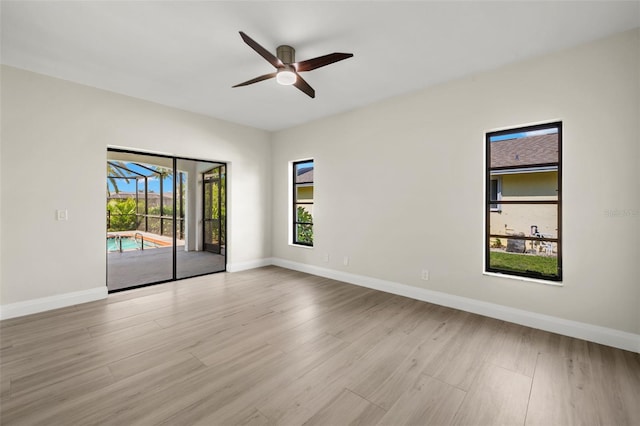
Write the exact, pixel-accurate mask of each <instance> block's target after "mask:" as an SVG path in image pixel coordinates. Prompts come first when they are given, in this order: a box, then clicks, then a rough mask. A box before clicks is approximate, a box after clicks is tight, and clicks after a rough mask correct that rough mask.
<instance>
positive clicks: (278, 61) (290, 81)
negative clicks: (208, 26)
mask: <svg viewBox="0 0 640 426" xmlns="http://www.w3.org/2000/svg"><path fill="white" fill-rule="evenodd" d="M240 36H241V37H242V39H243V40H244V42H245V43H247V44H248V45H249V47H251V48H252V49H253V50H255V51H256V52H258V54H259V55H260V56H262V57H263V58H264V59H266V60H267V62H269V63H270V64H271V65H273V66H274V67H276V69H277V71H276V72H272V73H269V74H265V75H261V76H260V77H256V78H253V79H251V80H248V81H245V82H244V83H240V84H236V85H235V86H233V87H240V86H248V85H249V84H253V83H257V82H259V81H263V80H268V79H270V78H274V77H275V79H276V81H277V82H278V83H280V84H282V85H286V86H288V85H293V86H295V87H297V88H298V89H300V90H301V91H303V92H304V93H306V94H307V95H308V96H310V97H312V98H315V97H316V91H315V90H313V87H311V86H309V83H307V82H306V81H304V79H303V78H302V77H301V76H300V73H301V72H306V71H311V70H315V69H316V68H320V67H324V66H325V65H329V64H332V63H334V62H338V61H342V60H343V59H348V58H350V57H352V56H353V53H330V54H328V55H324V56H318V57H317V58H313V59H307V60H306V61H302V62H295V54H296V50H295V49H294V48H293V47H291V46H287V45H283V46H278V48H277V49H276V55H275V56H274V55H273V54H272V53H271V52H269V51H268V50H267V49H265V48H264V47H262V46H260V45H259V44H258V43H257V42H256V41H255V40H254V39H252V38H251V37H249V36H248V35H246V34H245V33H243V32H242V31H240Z"/></svg>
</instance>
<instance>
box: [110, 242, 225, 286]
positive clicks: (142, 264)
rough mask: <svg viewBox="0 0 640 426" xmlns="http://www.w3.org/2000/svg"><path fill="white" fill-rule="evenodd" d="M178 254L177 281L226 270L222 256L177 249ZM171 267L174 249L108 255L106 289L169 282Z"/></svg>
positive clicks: (165, 248)
mask: <svg viewBox="0 0 640 426" xmlns="http://www.w3.org/2000/svg"><path fill="white" fill-rule="evenodd" d="M177 255H178V256H177V271H176V272H177V278H187V277H191V276H195V275H203V274H209V273H213V272H220V271H224V270H225V257H224V256H222V255H219V254H214V253H209V252H206V251H184V249H183V248H182V247H178V252H177ZM172 268H173V262H172V247H161V248H154V249H146V250H132V251H125V252H122V253H119V252H113V253H108V254H107V289H108V290H109V291H112V290H120V289H123V288H129V287H133V286H138V285H143V284H150V283H154V282H158V281H166V280H170V279H172V276H173V274H172Z"/></svg>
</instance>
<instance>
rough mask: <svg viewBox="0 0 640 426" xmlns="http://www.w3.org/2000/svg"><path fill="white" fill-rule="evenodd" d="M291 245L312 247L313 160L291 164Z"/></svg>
mask: <svg viewBox="0 0 640 426" xmlns="http://www.w3.org/2000/svg"><path fill="white" fill-rule="evenodd" d="M292 204H293V244H300V245H303V246H313V160H304V161H296V162H294V163H293V203H292Z"/></svg>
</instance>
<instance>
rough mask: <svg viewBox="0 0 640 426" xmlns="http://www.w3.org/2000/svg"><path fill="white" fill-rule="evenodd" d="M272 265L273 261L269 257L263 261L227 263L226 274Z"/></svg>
mask: <svg viewBox="0 0 640 426" xmlns="http://www.w3.org/2000/svg"><path fill="white" fill-rule="evenodd" d="M270 265H273V259H271V258H270V257H267V258H264V259H255V260H249V261H246V262H234V263H227V272H240V271H246V270H248V269H254V268H261V267H263V266H270Z"/></svg>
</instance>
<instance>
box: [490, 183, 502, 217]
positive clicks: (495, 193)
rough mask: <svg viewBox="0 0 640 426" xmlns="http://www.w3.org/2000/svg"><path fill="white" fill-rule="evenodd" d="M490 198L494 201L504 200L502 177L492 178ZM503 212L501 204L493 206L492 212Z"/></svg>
mask: <svg viewBox="0 0 640 426" xmlns="http://www.w3.org/2000/svg"><path fill="white" fill-rule="evenodd" d="M490 197H491V199H492V200H498V201H500V200H501V199H502V179H500V177H499V176H498V177H492V178H491V194H490ZM500 210H501V206H500V204H499V203H493V204H491V211H492V212H499V211H500Z"/></svg>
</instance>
